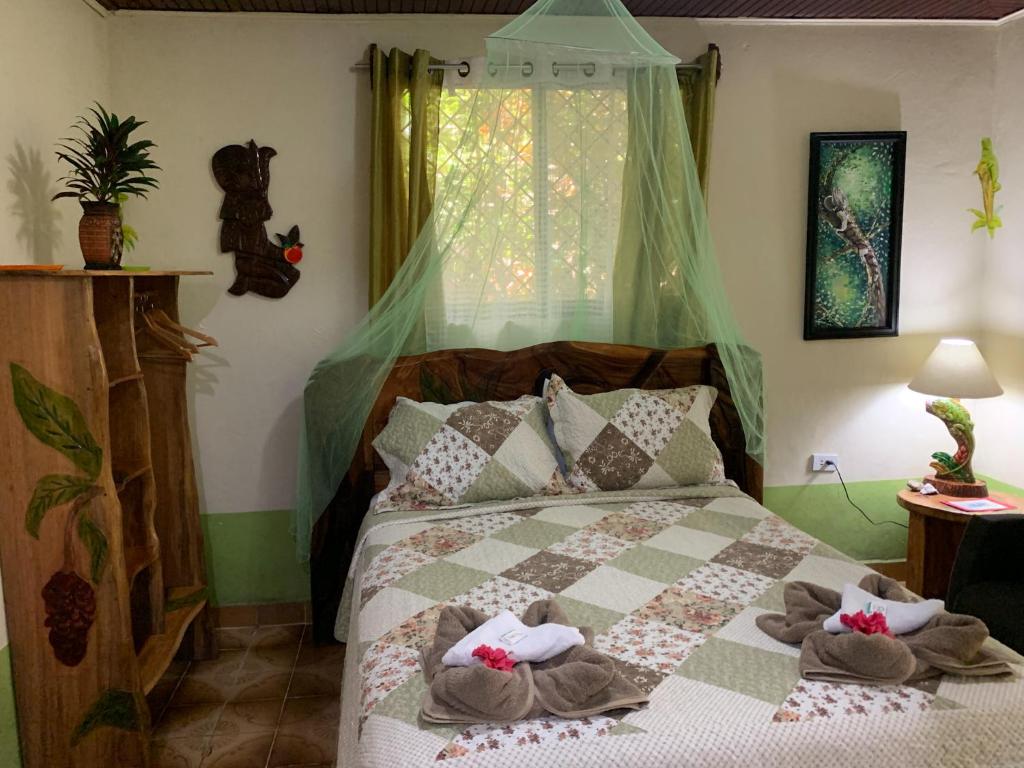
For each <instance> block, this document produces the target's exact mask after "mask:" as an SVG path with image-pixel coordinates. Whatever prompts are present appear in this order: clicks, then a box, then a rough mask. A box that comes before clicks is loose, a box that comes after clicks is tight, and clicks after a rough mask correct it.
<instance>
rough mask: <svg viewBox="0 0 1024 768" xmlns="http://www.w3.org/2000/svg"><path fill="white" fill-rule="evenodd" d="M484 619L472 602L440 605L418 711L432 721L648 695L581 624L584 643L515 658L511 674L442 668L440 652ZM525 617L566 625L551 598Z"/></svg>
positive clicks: (563, 709) (623, 701) (496, 719)
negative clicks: (532, 660) (538, 659)
mask: <svg viewBox="0 0 1024 768" xmlns="http://www.w3.org/2000/svg"><path fill="white" fill-rule="evenodd" d="M488 618H489V617H488V616H486V615H485V614H483V613H481V612H480V611H477V610H474V609H472V608H465V607H459V606H448V607H446V608H444V610H442V611H441V615H440V617H439V618H438V622H437V632H436V634H435V636H434V642H433V644H432V645H429V646H427V647H425V648H423V649H422V651H421V652H420V657H421V661H422V665H423V673H424V675H425V676H426V679H427V682H428V683H429V684H430V687H429V689H428V690H427V692H426V693H425V694H424V696H423V705H422V708H421V714H422V717H423V719H424V720H426V721H428V722H433V723H507V722H512V721H515V720H522V719H525V718H531V717H538V716H540V715H542V714H544V713H545V712H550V713H552V714H555V715H558V716H560V717H566V718H575V717H587V716H590V715H595V714H597V713H599V712H606V711H608V710H612V709H623V708H633V709H636V708H638V707H639V705H640V704H642V703H644V702H646V701H647V700H648V698H647V696H646V695H644V693H643V692H642V691H641V690H640V689H639V688H638V687H637V686H636V685H635V684H633V683H631V682H629V681H628V680H626V679H625V678H624V677H623V676H622V675H621V674H620V673H619V672H618V671H617V670H616V669H615V664H614V662H613V661H612V660H611V659H610V658H608V657H607V656H605V655H604V654H603V653H599V652H597V651H595V650H594V649H593V648H590V647H589V645H590V643H591V641H592V640H593V636H594V633H593V630H591V629H590V628H589V627H580V632H581V633H582V634H583V636H584V638H585V639H586V642H587V645H583V646H574V647H573V648H570V649H569V650H567V651H564V652H563V653H561V654H559V655H558V656H555V657H553V658H551V659H548V660H547V661H545V662H542V663H539V664H528V663H520V664H516V666H515V667H514V668H513V670H512V672H511V673H509V672H501V671H499V670H496V669H490V668H488V667H485V666H484V665H483V664H477V665H473V666H471V667H446V666H444V664H442V663H441V659H442V657H443V656H444V654H445V653H446V652H447V651H448V649H449V648H451V647H452V646H453V645H455V643H457V642H458V641H459V640H460V639H462V638H463V637H465V636H466V635H467V634H469V633H470V632H472V631H473V630H474V629H476V628H477V627H478V626H480V625H481V624H483V623H484V622H485V621H487V619H488ZM522 621H523V623H524V624H526V625H527V626H531V627H535V626H538V625H540V624H544V623H547V622H551V623H555V624H568V617H567V616H566V615H565V612H564V611H563V610H562V608H561V606H559V605H558V604H557V603H556V602H554V601H553V600H538V601H537V602H535V603H533V604H532V605H531V606H530V607H529V608H527V610H526V613H525V614H523V618H522Z"/></svg>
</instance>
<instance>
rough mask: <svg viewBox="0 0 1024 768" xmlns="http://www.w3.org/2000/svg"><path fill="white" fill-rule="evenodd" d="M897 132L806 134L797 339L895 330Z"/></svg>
mask: <svg viewBox="0 0 1024 768" xmlns="http://www.w3.org/2000/svg"><path fill="white" fill-rule="evenodd" d="M906 150H907V134H906V132H905V131H888V132H875V131H871V132H866V133H812V134H811V161H810V171H811V172H810V180H809V184H808V200H807V282H806V287H805V294H804V338H805V339H808V340H810V339H851V338H860V337H865V336H896V335H898V333H899V331H898V316H899V294H900V291H899V288H900V285H899V282H900V281H899V275H900V233H901V231H902V226H903V171H904V161H905V158H906Z"/></svg>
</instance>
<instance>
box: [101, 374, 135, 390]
mask: <svg viewBox="0 0 1024 768" xmlns="http://www.w3.org/2000/svg"><path fill="white" fill-rule="evenodd" d="M141 379H142V371H136V372H135V373H129V374H125V375H124V376H120V377H118V378H116V379H111V380H110V381H108V382H107V386H108V387H110V388H111V389H113V388H114V387H116V386H117V385H118V384H125V383H127V382H129V381H139V380H141Z"/></svg>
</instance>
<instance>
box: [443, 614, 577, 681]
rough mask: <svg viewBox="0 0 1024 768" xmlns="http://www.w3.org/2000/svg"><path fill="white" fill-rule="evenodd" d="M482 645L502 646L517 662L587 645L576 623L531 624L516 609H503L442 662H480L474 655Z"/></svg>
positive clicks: (463, 664)
mask: <svg viewBox="0 0 1024 768" xmlns="http://www.w3.org/2000/svg"><path fill="white" fill-rule="evenodd" d="M480 645H489V646H490V647H491V648H501V649H503V650H504V651H505V653H507V654H509V655H510V656H511V657H512V658H513V659H514V660H515V661H517V662H518V661H547V660H548V659H550V658H551V657H552V656H557V655H558V654H560V653H561V652H562V651H567V650H569V649H570V648H572V647H573V646H574V645H583V635H582V634H580V631H579V630H578V629H576V627H567V626H565V625H564V624H541V625H540V626H539V627H528V626H526V625H525V624H523V622H521V621H520V620H519V619H517V618H516V617H515V615H514V614H513V613H512V611H502V612H501V613H499V614H498V615H497V616H495V617H494V618H493V619H488V620H487V621H485V622H484V623H483V624H481V625H480V626H479V627H477V628H476V629H474V630H473V631H472V632H470V633H469V634H468V635H466V636H465V637H464V638H462V639H461V640H459V642H457V643H456V644H455V645H453V646H452V647H451V648H449V649H448V652H447V653H446V654H445V655H444V656H443V657H442V659H441V663H443V664H445V665H447V666H449V667H468V666H470V665H472V664H480V663H482V662H481V660H480V659H478V658H474V656H473V650H474V649H475V648H477V647H478V646H480Z"/></svg>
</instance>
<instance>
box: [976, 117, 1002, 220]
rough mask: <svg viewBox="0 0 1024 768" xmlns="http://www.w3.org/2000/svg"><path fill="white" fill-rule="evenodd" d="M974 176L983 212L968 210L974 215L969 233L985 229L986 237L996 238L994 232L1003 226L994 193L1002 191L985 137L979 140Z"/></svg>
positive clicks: (997, 166) (990, 143)
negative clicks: (979, 190)
mask: <svg viewBox="0 0 1024 768" xmlns="http://www.w3.org/2000/svg"><path fill="white" fill-rule="evenodd" d="M974 175H975V176H977V177H978V180H979V181H980V182H981V204H982V208H983V209H984V210H981V211H979V210H978V209H977V208H968V209H967V210H968V211H970V212H971V213H973V214H974V215H975V217H976V218H975V220H974V223H973V224H972V225H971V232H974V231H976V230H979V229H985V230H986V231H987V232H988V236H989V237H990V238H993V237H995V236H996V230H997V229H999V227H1001V226H1003V221H1002V219H1000V218H999V210H1000V209H999V208H996V192H998V191H999V190H1000V189H1002V188H1003V187H1002V185H1001V184H1000V183H999V161H998V160H997V159H996V153H995V151H994V150H993V149H992V139H990V138H988V137H987V136H986V137H985V138H983V139H982V140H981V159H980V160H979V161H978V165H977V167H975V169H974Z"/></svg>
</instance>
